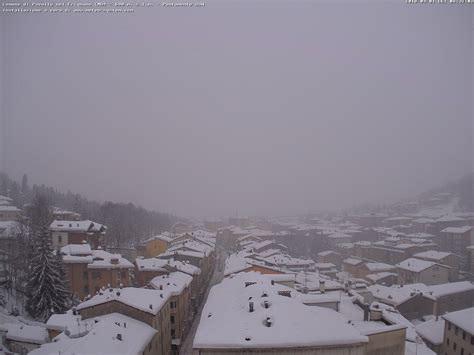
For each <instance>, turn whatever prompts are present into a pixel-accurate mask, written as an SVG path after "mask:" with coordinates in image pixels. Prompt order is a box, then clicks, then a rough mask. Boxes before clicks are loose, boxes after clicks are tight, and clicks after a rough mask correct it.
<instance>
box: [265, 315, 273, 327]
mask: <svg viewBox="0 0 474 355" xmlns="http://www.w3.org/2000/svg"><path fill="white" fill-rule="evenodd" d="M265 326H267V327H269V328H270V327H271V326H272V319H271V318H270V317H267V318H266V319H265Z"/></svg>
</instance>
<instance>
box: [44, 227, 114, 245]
mask: <svg viewBox="0 0 474 355" xmlns="http://www.w3.org/2000/svg"><path fill="white" fill-rule="evenodd" d="M49 230H50V231H51V240H52V244H53V247H54V248H57V249H59V248H62V247H63V246H65V245H68V244H82V243H84V242H86V243H87V244H90V245H91V246H92V248H93V249H97V248H98V247H99V246H101V245H102V239H103V238H104V236H105V233H106V231H107V227H106V226H105V225H103V224H100V223H96V222H92V221H89V220H84V221H67V220H54V221H53V222H52V223H51V224H50V226H49Z"/></svg>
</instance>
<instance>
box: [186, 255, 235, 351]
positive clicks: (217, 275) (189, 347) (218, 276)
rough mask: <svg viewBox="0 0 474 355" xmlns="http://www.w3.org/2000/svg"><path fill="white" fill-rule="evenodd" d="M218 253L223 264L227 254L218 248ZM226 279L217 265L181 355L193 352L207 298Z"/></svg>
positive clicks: (218, 258)
mask: <svg viewBox="0 0 474 355" xmlns="http://www.w3.org/2000/svg"><path fill="white" fill-rule="evenodd" d="M216 251H217V253H218V257H217V259H216V260H222V262H224V261H225V258H226V253H225V250H224V249H222V248H221V247H216ZM223 278H224V267H222V270H221V271H219V267H218V266H217V265H216V267H215V269H214V274H213V275H212V278H211V281H210V282H209V286H208V287H207V290H206V293H205V295H204V299H203V302H202V303H201V305H200V306H199V309H198V311H197V313H196V315H195V317H194V320H193V324H192V325H191V328H190V329H189V332H188V335H187V336H186V339H184V341H183V343H182V345H181V349H180V352H179V353H180V355H190V354H192V352H193V341H194V335H195V334H196V330H197V327H198V325H199V320H200V319H201V312H202V309H203V307H204V305H205V304H206V301H207V297H208V295H209V291H210V289H211V287H212V286H214V285H216V284H218V283H220V282H221V281H222V279H223Z"/></svg>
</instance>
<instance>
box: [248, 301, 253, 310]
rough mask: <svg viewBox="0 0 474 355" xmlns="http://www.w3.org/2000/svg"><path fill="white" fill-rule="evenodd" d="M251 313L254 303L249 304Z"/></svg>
mask: <svg viewBox="0 0 474 355" xmlns="http://www.w3.org/2000/svg"><path fill="white" fill-rule="evenodd" d="M249 312H253V302H249Z"/></svg>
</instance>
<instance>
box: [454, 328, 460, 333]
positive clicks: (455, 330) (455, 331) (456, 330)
mask: <svg viewBox="0 0 474 355" xmlns="http://www.w3.org/2000/svg"><path fill="white" fill-rule="evenodd" d="M458 330H459V328H458V327H455V328H454V334H456V335H458Z"/></svg>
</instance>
